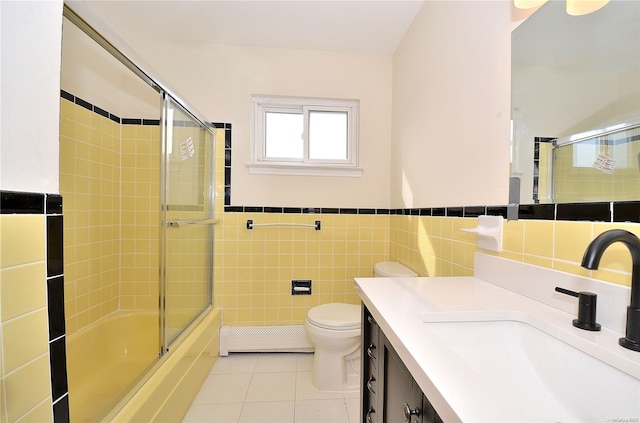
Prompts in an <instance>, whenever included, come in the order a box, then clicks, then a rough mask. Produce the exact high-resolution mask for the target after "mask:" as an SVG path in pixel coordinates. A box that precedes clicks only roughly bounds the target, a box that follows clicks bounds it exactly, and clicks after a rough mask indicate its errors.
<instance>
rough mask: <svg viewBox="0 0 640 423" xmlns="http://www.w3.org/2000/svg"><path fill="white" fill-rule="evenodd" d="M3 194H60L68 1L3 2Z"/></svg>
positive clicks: (0, 176)
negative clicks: (62, 60) (65, 7)
mask: <svg viewBox="0 0 640 423" xmlns="http://www.w3.org/2000/svg"><path fill="white" fill-rule="evenodd" d="M0 22H1V25H0V34H1V35H0V39H1V43H2V64H1V76H2V77H1V87H0V97H1V102H0V109H1V111H0V116H1V117H0V128H1V129H0V189H2V190H6V191H26V192H48V193H58V192H59V185H58V138H59V129H58V128H59V123H58V121H59V114H60V113H59V108H60V48H61V47H60V46H61V32H62V0H51V1H29V2H27V1H0Z"/></svg>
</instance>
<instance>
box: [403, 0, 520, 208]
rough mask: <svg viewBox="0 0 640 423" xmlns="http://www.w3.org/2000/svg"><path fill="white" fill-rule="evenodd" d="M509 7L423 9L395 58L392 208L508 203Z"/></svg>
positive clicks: (516, 18) (436, 5)
mask: <svg viewBox="0 0 640 423" xmlns="http://www.w3.org/2000/svg"><path fill="white" fill-rule="evenodd" d="M529 13H531V12H530V11H529V12H525V13H523V12H520V11H517V10H515V9H514V8H513V6H512V3H511V2H510V1H482V0H479V1H427V2H426V3H425V4H424V6H423V7H422V9H421V10H420V12H419V13H418V15H417V16H416V18H415V20H414V22H413V24H412V26H411V28H410V29H409V31H408V32H407V34H406V36H405V38H404V40H403V41H402V43H401V45H400V47H399V48H398V50H397V51H396V53H395V55H394V62H393V136H392V138H393V141H392V146H393V147H392V149H391V152H392V154H391V207H394V208H400V207H441V206H460V205H487V204H489V205H491V204H506V203H507V201H508V178H509V121H510V79H511V78H510V76H511V74H510V69H511V56H510V45H511V31H512V30H513V29H514V28H515V27H516V26H517V25H518V24H519V23H520V22H521V21H522V20H523V19H524V18H525V17H526V16H527V15H528V14H529Z"/></svg>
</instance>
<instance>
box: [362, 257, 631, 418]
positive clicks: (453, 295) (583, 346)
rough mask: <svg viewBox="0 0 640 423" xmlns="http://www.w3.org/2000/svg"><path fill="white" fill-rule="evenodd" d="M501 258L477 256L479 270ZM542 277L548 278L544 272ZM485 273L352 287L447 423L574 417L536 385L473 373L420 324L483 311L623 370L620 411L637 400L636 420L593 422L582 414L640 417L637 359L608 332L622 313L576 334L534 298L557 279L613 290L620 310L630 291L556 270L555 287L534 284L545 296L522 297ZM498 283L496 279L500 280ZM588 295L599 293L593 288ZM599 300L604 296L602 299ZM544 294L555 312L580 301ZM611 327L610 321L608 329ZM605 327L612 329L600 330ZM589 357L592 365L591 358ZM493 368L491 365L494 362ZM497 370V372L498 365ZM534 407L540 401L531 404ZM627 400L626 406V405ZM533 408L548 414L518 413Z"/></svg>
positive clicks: (565, 318)
mask: <svg viewBox="0 0 640 423" xmlns="http://www.w3.org/2000/svg"><path fill="white" fill-rule="evenodd" d="M496 259H497V260H498V261H496ZM487 260H489V261H487ZM501 260H504V259H499V258H496V257H488V258H487V259H486V260H485V258H484V255H482V254H479V255H477V257H476V261H477V262H478V263H479V264H478V266H477V267H476V269H478V267H482V266H483V265H485V266H489V265H490V266H489V267H491V268H492V269H495V267H496V263H498V264H500V263H501ZM505 262H506V264H507V265H508V266H520V265H519V264H514V263H515V262H511V261H505ZM523 266H524V267H522V268H521V269H520V270H522V271H524V272H528V273H529V274H530V273H531V268H529V267H528V266H529V265H523ZM534 270H535V269H534ZM492 271H493V270H492ZM514 272H516V273H517V271H516V270H514V269H513V268H509V269H508V273H509V274H511V277H514V278H516V279H518V275H517V274H516V275H513V273H514ZM545 272H548V269H546V270H545ZM485 273H487V272H483V271H482V270H480V271H477V272H476V276H475V277H445V278H438V277H431V278H422V277H420V278H357V279H356V289H357V291H358V293H359V295H360V297H361V299H362V301H363V302H364V304H365V305H366V306H367V308H368V309H369V311H370V312H371V314H372V315H373V317H374V318H375V319H376V321H377V323H378V325H379V326H380V328H381V329H382V331H383V332H384V333H385V336H386V337H387V338H388V339H389V341H390V342H391V344H392V345H393V347H394V349H395V350H396V351H397V353H398V355H399V356H400V358H401V359H402V360H403V362H404V363H405V365H406V366H407V368H408V369H409V371H410V372H411V374H412V375H413V377H414V379H415V380H416V382H417V383H418V385H419V386H420V388H421V389H422V391H423V392H424V393H425V395H426V397H427V398H428V399H429V401H430V402H431V403H432V404H433V406H434V407H435V409H436V411H437V412H438V414H439V415H440V417H441V418H442V419H443V420H444V421H445V422H447V423H448V422H455V421H465V422H474V421H476V422H498V421H501V422H513V421H519V422H520V421H541V419H544V420H546V421H570V420H572V419H574V418H575V414H574V413H573V411H575V410H569V412H568V413H565V411H564V408H567V407H568V408H571V404H561V403H558V404H556V403H555V402H557V401H556V400H555V399H554V397H553V395H550V396H549V397H548V398H547V397H544V395H543V396H540V395H539V392H540V391H536V390H535V387H534V386H535V384H536V383H537V382H536V381H533V380H515V381H514V380H510V375H509V374H500V372H499V371H498V372H496V373H495V374H489V375H488V374H486V373H485V374H481V373H483V372H474V371H473V369H471V368H470V367H468V366H464V365H461V361H460V360H459V358H458V357H456V356H455V355H456V354H452V350H451V349H450V348H448V346H447V345H445V343H444V342H443V340H442V338H440V337H438V335H437V333H436V332H435V331H433V330H431V329H430V328H429V325H426V324H425V323H424V321H425V320H435V321H437V320H438V318H439V317H438V316H444V318H445V320H446V317H447V315H449V316H450V315H452V313H453V314H458V315H460V314H466V315H468V316H471V320H473V316H474V315H476V316H482V315H483V313H484V314H487V313H498V314H499V315H501V316H502V317H505V316H506V317H507V318H506V319H505V320H511V317H513V316H514V315H516V314H517V318H515V320H520V321H523V322H526V323H535V326H537V327H538V328H544V330H545V331H546V332H547V333H548V334H550V335H552V336H554V337H556V338H558V339H563V341H565V342H569V344H571V345H572V346H573V347H575V348H578V349H580V350H582V351H584V352H586V353H588V354H589V355H590V356H593V357H596V358H598V359H600V360H601V361H607V364H609V365H612V366H613V367H615V368H617V369H618V370H620V371H621V372H623V373H624V377H625V378H626V377H627V376H629V378H628V379H629V383H627V382H625V385H624V386H625V389H626V388H627V387H629V386H631V387H632V389H630V390H631V391H632V392H626V393H620V394H621V395H623V394H624V395H626V396H625V398H630V400H629V401H628V402H630V404H631V406H630V408H628V409H627V410H626V411H625V412H629V410H631V412H632V413H635V411H636V403H635V399H636V398H637V400H638V401H637V414H636V415H611V416H609V415H606V416H596V415H594V414H593V413H587V415H589V416H593V418H594V421H605V420H606V419H611V420H609V421H615V420H613V419H620V418H635V419H640V389H638V390H637V392H633V391H635V390H636V388H635V387H636V386H638V387H639V388H640V384H638V385H636V384H635V382H636V381H640V353H638V352H634V351H629V350H626V349H624V348H622V347H620V346H619V345H618V338H620V336H621V333H620V332H619V331H617V330H613V329H611V328H610V327H615V328H616V329H618V324H617V321H618V314H619V313H617V312H616V313H613V314H614V315H613V317H607V319H606V321H600V320H599V322H601V323H602V324H603V327H602V330H601V331H599V332H589V331H584V330H581V329H578V328H575V327H574V326H573V325H572V324H571V322H572V320H573V319H574V318H575V317H576V314H574V313H572V312H568V311H564V310H561V309H558V308H556V307H554V306H551V305H549V304H545V303H544V302H542V301H540V300H539V299H535V300H534V299H532V298H531V297H535V296H536V295H547V294H546V292H547V291H549V287H550V286H552V285H554V282H555V283H558V281H560V283H564V284H565V285H560V286H564V287H567V286H566V285H569V286H568V287H569V288H570V289H576V290H578V289H580V286H582V285H581V284H586V285H585V286H589V287H594V286H595V287H596V288H598V287H600V288H602V290H603V292H605V293H607V294H608V293H609V291H611V290H612V292H614V293H617V294H615V295H613V294H612V295H609V296H611V297H613V296H616V295H618V296H619V297H620V298H617V299H616V301H617V302H616V301H612V303H613V304H615V306H616V308H617V307H619V305H618V303H620V301H622V302H624V301H625V297H624V295H625V293H626V291H625V289H626V290H628V288H624V287H611V286H610V284H606V283H603V284H604V285H602V286H600V285H599V284H600V282H598V281H594V280H591V279H587V278H578V277H575V276H573V275H567V274H562V273H560V272H558V275H559V277H558V278H557V279H556V280H555V281H550V282H549V281H547V282H544V283H540V284H538V285H540V288H536V289H539V290H542V291H540V292H543V294H540V292H538V293H535V294H532V293H531V292H525V294H526V295H527V296H525V295H523V294H521V293H517V292H513V291H511V290H509V289H506V288H505V287H503V286H499V284H501V282H500V281H498V282H497V284H494V283H490V282H487V281H486V280H482V279H480V278H479V277H478V275H479V274H481V276H482V277H483V278H484V279H488V278H490V277H489V276H487V275H486V274H485ZM488 273H491V272H488ZM498 273H500V272H498ZM534 273H535V272H534ZM502 275H503V276H504V275H505V273H504V272H502ZM554 275H555V273H554ZM563 278H564V279H563ZM496 279H500V275H498V276H497V277H496ZM507 279H508V277H507ZM582 279H585V281H582ZM594 284H595V285H594ZM592 290H593V291H595V292H598V291H597V290H596V289H592ZM551 291H553V289H551ZM599 295H600V296H602V295H603V294H600V293H599ZM548 296H549V298H550V299H549V301H548V302H549V303H550V304H554V301H555V302H562V303H561V306H560V308H563V307H565V304H564V301H567V303H566V307H573V302H574V301H575V303H576V310H577V298H576V299H574V298H573V297H569V299H568V300H567V299H565V298H564V296H560V297H558V294H556V293H549V294H548ZM618 300H619V301H618ZM599 301H600V298H599ZM603 302H604V303H605V304H604V305H605V306H607V304H609V303H608V302H607V301H603ZM599 305H600V303H599ZM599 312H600V311H599ZM500 313H502V314H500ZM514 313H515V314H514ZM602 314H603V316H612V313H611V312H610V311H605V310H603V311H602ZM510 316H511V317H510ZM610 321H612V322H613V323H609V322H610ZM605 323H606V324H607V326H609V327H607V326H605ZM534 349H535V347H534ZM494 352H495V353H496V354H493V353H492V354H490V356H487V357H479V364H480V365H482V363H483V361H482V360H486V362H487V363H489V362H490V361H491V360H492V359H493V360H494V361H495V360H498V359H501V360H504V357H502V358H500V357H498V356H499V355H503V356H504V352H500V350H499V349H494ZM538 354H539V355H543V354H544V351H540V352H538ZM588 358H589V359H591V357H588ZM493 364H494V366H495V363H493ZM497 365H498V366H499V365H500V363H498V364H497ZM494 368H496V367H494ZM505 368H508V367H505ZM498 370H499V367H498ZM587 376H588V375H587ZM535 377H536V376H535V374H534V373H531V379H534V378H535ZM525 379H527V378H525ZM585 380H586V382H580V383H582V384H583V385H584V383H590V380H589V379H588V377H587V379H585ZM593 383H594V384H598V381H597V380H596V381H593ZM529 387H531V390H532V393H533V394H534V395H533V396H532V397H531V398H529V396H528V392H527V390H528V388H529ZM586 388H588V387H586ZM599 389H608V390H611V389H614V390H615V389H616V387H615V386H611V387H602V386H601V387H599ZM626 390H629V389H626ZM536 396H537V398H536ZM536 401H542V402H543V403H541V404H535V402H536ZM624 401H627V400H626V399H624ZM525 403H526V404H525ZM537 405H539V408H542V409H545V410H547V411H545V412H546V413H547V414H541V415H535V413H533V414H532V413H528V414H527V415H523V410H526V409H528V408H527V407H529V406H531V409H534V408H535V406H537ZM541 416H544V417H541ZM550 418H553V420H551V419H550ZM631 421H634V420H631ZM635 421H640V420H635Z"/></svg>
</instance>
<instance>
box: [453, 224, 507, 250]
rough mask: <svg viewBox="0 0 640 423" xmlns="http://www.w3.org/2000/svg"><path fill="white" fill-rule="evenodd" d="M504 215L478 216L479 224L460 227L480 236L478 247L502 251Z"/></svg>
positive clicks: (464, 230)
mask: <svg viewBox="0 0 640 423" xmlns="http://www.w3.org/2000/svg"><path fill="white" fill-rule="evenodd" d="M503 220H504V219H503V217H502V216H478V226H476V227H475V228H471V229H460V230H461V231H463V232H467V233H470V234H473V235H475V236H476V237H478V247H479V248H482V249H483V250H489V251H495V252H496V253H499V252H501V251H502V222H503Z"/></svg>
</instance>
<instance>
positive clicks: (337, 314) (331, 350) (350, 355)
mask: <svg viewBox="0 0 640 423" xmlns="http://www.w3.org/2000/svg"><path fill="white" fill-rule="evenodd" d="M373 273H374V275H375V276H376V277H415V276H418V275H417V274H416V273H414V272H412V271H411V270H410V269H407V268H406V267H404V266H403V265H401V264H400V263H397V262H388V261H387V262H381V263H377V264H376V265H375V266H374V272H373ZM304 327H305V332H306V334H307V338H309V341H311V343H312V344H313V345H314V346H315V353H314V356H313V373H312V376H311V382H312V384H313V386H314V388H316V389H317V390H319V391H332V392H348V391H356V390H358V389H359V387H360V350H361V348H360V343H361V339H360V332H361V329H360V328H361V309H360V305H355V304H343V303H329V304H322V305H319V306H316V307H313V308H312V309H311V310H309V312H308V313H307V318H306V321H305V323H304Z"/></svg>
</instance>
